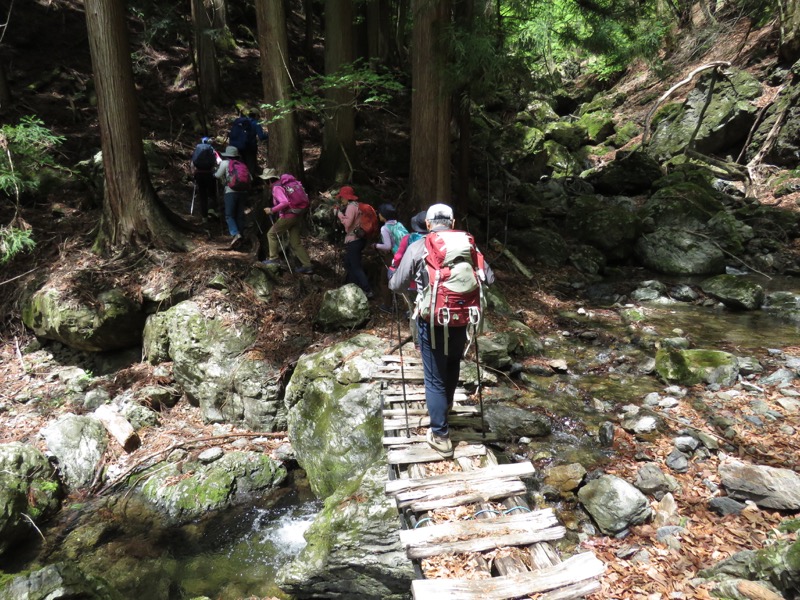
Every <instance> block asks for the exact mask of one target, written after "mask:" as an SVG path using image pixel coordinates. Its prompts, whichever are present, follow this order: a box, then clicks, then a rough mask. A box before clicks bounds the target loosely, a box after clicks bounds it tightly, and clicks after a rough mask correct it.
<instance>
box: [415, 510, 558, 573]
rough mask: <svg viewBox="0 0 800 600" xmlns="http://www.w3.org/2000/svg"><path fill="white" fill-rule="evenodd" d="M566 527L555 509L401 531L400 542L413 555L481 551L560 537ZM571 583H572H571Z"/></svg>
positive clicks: (422, 556)
mask: <svg viewBox="0 0 800 600" xmlns="http://www.w3.org/2000/svg"><path fill="white" fill-rule="evenodd" d="M565 533H566V529H565V528H564V527H563V526H561V525H559V524H558V519H557V518H556V516H555V514H554V513H553V511H552V510H551V509H543V510H538V511H534V512H530V513H526V514H523V515H509V516H505V517H497V518H496V519H483V520H482V519H478V520H473V521H454V522H450V523H441V524H439V525H431V526H430V527H422V528H419V529H404V530H401V531H400V543H401V544H402V545H403V546H404V547H405V549H406V555H407V556H408V557H409V558H411V559H415V558H426V557H429V556H437V555H439V554H450V553H463V552H480V551H482V550H489V549H492V548H502V547H503V546H522V545H526V544H533V543H535V542H542V541H549V540H558V539H561V538H563V537H564V534H565ZM570 583H571V582H570Z"/></svg>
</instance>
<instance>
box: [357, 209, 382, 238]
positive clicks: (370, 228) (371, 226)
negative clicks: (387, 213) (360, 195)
mask: <svg viewBox="0 0 800 600" xmlns="http://www.w3.org/2000/svg"><path fill="white" fill-rule="evenodd" d="M380 230H381V224H380V221H378V213H377V212H375V209H374V208H372V206H371V205H369V204H367V203H366V202H359V203H358V226H357V227H356V228H355V229H354V230H353V233H355V234H356V237H359V238H361V239H365V240H373V239H375V238H377V237H378V233H380Z"/></svg>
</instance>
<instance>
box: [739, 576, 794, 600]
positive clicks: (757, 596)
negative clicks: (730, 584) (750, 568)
mask: <svg viewBox="0 0 800 600" xmlns="http://www.w3.org/2000/svg"><path fill="white" fill-rule="evenodd" d="M736 591H738V592H739V593H740V594H742V595H743V596H745V597H746V598H750V600H783V596H781V595H779V594H776V593H775V592H773V591H772V590H770V589H769V588H766V587H764V586H763V585H761V584H760V583H758V582H757V581H747V580H745V579H742V580H741V581H739V582H738V583H737V584H736Z"/></svg>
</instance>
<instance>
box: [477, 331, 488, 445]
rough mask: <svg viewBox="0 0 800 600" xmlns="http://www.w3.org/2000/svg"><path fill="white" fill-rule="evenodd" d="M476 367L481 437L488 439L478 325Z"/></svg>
mask: <svg viewBox="0 0 800 600" xmlns="http://www.w3.org/2000/svg"><path fill="white" fill-rule="evenodd" d="M474 332H475V333H474V335H475V367H476V368H477V369H478V403H479V405H480V408H481V438H482V439H484V440H485V439H486V420H485V419H484V416H483V382H482V381H481V359H480V356H479V352H478V326H477V325H476V326H475V330H474Z"/></svg>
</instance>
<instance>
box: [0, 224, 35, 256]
mask: <svg viewBox="0 0 800 600" xmlns="http://www.w3.org/2000/svg"><path fill="white" fill-rule="evenodd" d="M35 246H36V242H34V241H33V237H32V235H31V232H30V230H28V229H17V228H16V227H3V226H0V265H4V264H6V263H7V262H8V261H10V260H11V259H12V258H14V257H15V256H16V255H17V254H20V253H22V252H26V251H28V250H32V249H33V248H34V247H35Z"/></svg>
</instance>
